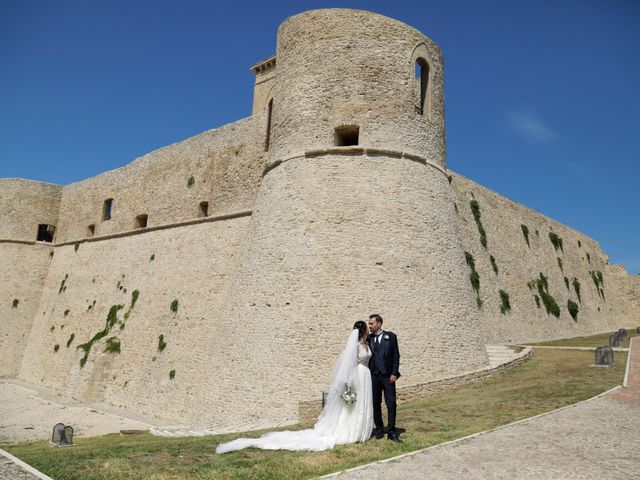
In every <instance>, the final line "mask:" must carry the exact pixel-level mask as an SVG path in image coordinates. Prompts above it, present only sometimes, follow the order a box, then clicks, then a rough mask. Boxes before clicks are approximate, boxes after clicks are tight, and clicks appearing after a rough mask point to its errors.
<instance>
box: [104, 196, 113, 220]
mask: <svg viewBox="0 0 640 480" xmlns="http://www.w3.org/2000/svg"><path fill="white" fill-rule="evenodd" d="M112 211H113V198H108V199H107V200H105V201H104V205H103V207H102V220H111V213H112Z"/></svg>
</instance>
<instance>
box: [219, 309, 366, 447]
mask: <svg viewBox="0 0 640 480" xmlns="http://www.w3.org/2000/svg"><path fill="white" fill-rule="evenodd" d="M367 333H368V327H367V324H366V323H365V322H363V321H358V322H356V323H355V324H354V325H353V330H352V331H351V333H350V334H349V338H348V340H347V344H346V346H345V348H344V350H343V351H342V353H341V354H340V357H339V359H338V362H337V363H336V366H335V368H334V370H333V379H332V381H331V388H330V390H329V394H328V395H327V400H326V403H325V406H324V408H323V409H322V412H320V416H319V417H318V419H317V420H316V423H315V425H314V427H313V428H312V429H307V430H295V431H290V430H286V431H282V432H270V433H265V434H264V435H262V436H261V437H260V438H238V439H236V440H232V441H231V442H227V443H221V444H220V445H218V447H217V448H216V453H226V452H231V451H233V450H242V449H243V448H248V447H256V448H262V449H264V450H310V451H321V450H329V449H331V448H333V447H334V446H336V445H339V444H344V443H355V442H364V441H366V440H367V439H368V438H369V436H370V435H371V429H372V427H373V402H372V395H371V374H370V373H369V367H368V365H369V359H370V358H371V352H370V350H369V346H368V345H367V342H366V338H367ZM348 387H350V389H351V390H352V391H353V392H355V394H356V395H357V397H356V401H355V402H353V403H351V404H348V403H346V401H345V400H343V398H342V394H343V393H344V392H345V390H347V388H348Z"/></svg>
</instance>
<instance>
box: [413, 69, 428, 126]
mask: <svg viewBox="0 0 640 480" xmlns="http://www.w3.org/2000/svg"><path fill="white" fill-rule="evenodd" d="M416 84H417V90H418V93H417V98H416V113H418V114H420V115H424V113H425V108H428V102H427V100H428V92H429V64H428V63H427V61H426V60H425V59H424V58H418V59H417V60H416Z"/></svg>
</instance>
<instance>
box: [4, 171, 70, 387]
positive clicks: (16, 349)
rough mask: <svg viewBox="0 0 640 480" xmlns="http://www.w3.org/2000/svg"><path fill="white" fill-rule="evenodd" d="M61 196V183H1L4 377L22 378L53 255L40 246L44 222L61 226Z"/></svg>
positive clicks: (11, 180)
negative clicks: (23, 359) (21, 368)
mask: <svg viewBox="0 0 640 480" xmlns="http://www.w3.org/2000/svg"><path fill="white" fill-rule="evenodd" d="M61 195H62V186H60V185H53V184H49V183H42V182H33V181H30V180H24V179H20V178H4V179H0V278H2V279H3V286H2V288H0V312H1V313H0V318H1V320H0V375H1V376H16V375H17V374H18V370H19V367H20V362H21V360H22V356H23V353H24V348H25V345H26V341H27V336H28V334H29V331H30V330H31V325H32V322H33V318H34V317H35V316H36V314H37V309H38V302H39V301H40V296H41V294H42V288H43V285H44V279H45V278H46V276H47V272H48V269H49V263H50V261H51V254H53V247H52V246H51V244H48V243H44V242H36V238H37V233H38V224H47V225H56V224H57V219H58V210H59V208H60V198H61ZM16 302H17V303H16ZM14 304H15V306H14Z"/></svg>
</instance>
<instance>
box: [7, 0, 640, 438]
mask: <svg viewBox="0 0 640 480" xmlns="http://www.w3.org/2000/svg"><path fill="white" fill-rule="evenodd" d="M417 58H424V59H426V60H427V61H428V62H429V65H430V69H429V89H428V91H427V92H428V95H427V99H426V103H425V109H424V111H423V112H418V111H416V108H415V107H416V101H415V100H416V96H417V95H416V93H417V90H416V88H417V79H416V78H415V61H416V59H417ZM254 70H255V71H256V87H255V92H254V112H253V115H252V116H251V117H249V118H246V119H243V120H240V121H238V122H235V123H232V124H229V125H226V126H224V127H221V128H218V129H215V130H210V131H207V132H204V133H202V134H200V135H197V136H195V137H192V138H189V139H187V140H185V141H183V142H179V143H177V144H174V145H171V146H168V147H165V148H162V149H160V150H157V151H155V152H152V153H150V154H148V155H145V156H143V157H141V158H139V159H137V160H135V161H134V162H132V163H131V164H129V165H127V166H125V167H122V168H119V169H116V170H112V171H108V172H105V173H103V174H101V175H98V176H96V177H93V178H90V179H87V180H84V181H81V182H77V183H73V184H71V185H67V186H64V187H62V186H57V185H48V184H42V183H39V182H30V181H24V180H14V179H5V180H0V194H1V195H0V219H1V220H2V222H1V223H0V249H2V254H3V255H2V257H0V270H1V271H2V273H4V274H5V278H6V279H7V280H6V282H5V287H3V289H2V291H1V294H0V300H1V301H2V303H1V304H0V319H1V322H0V342H2V343H1V344H0V347H1V348H0V365H2V367H0V375H4V376H16V375H18V376H19V377H20V378H22V379H24V380H27V381H29V382H32V383H40V384H45V385H47V386H50V387H54V388H56V389H58V390H60V391H61V392H63V393H65V394H68V395H71V396H73V397H75V398H78V399H82V400H86V401H93V402H106V403H109V404H113V405H117V406H121V407H124V408H130V409H132V410H135V411H138V412H141V413H147V414H151V415H154V416H162V417H163V418H166V419H167V423H182V424H190V425H196V424H197V425H200V426H203V425H206V426H209V427H214V428H218V429H228V430H234V429H235V430H237V429H246V428H254V427H256V426H257V425H260V426H268V425H273V424H276V423H278V422H281V421H283V420H285V421H290V422H291V421H295V420H296V419H297V418H298V412H299V407H300V406H301V405H306V404H310V403H309V402H311V403H313V402H316V401H317V400H318V398H320V394H321V392H322V391H323V390H326V386H327V385H328V384H329V379H330V376H331V370H332V367H333V363H334V361H335V359H336V356H337V354H338V353H339V351H340V350H341V349H342V346H343V342H344V340H345V339H346V338H347V336H348V333H349V330H350V328H351V325H352V324H353V322H355V321H356V320H364V319H366V317H367V315H368V314H370V313H373V312H376V313H380V314H381V315H382V316H383V317H384V318H385V328H388V329H390V330H393V331H394V332H396V333H397V334H398V336H399V338H400V349H401V353H402V359H401V369H400V370H401V372H402V374H403V376H402V378H401V382H402V384H403V387H405V388H411V385H422V384H425V383H427V382H429V381H431V380H432V379H434V378H442V377H445V376H448V375H464V374H465V372H466V373H468V372H472V371H476V370H477V369H479V368H483V367H484V366H486V363H487V358H486V353H485V351H484V345H485V344H487V343H504V342H517V341H525V340H537V339H545V338H556V337H565V336H571V335H574V334H587V333H595V332H601V331H606V330H612V329H614V328H619V327H620V326H629V327H631V326H634V322H635V321H636V319H637V312H638V307H640V282H639V279H638V278H636V277H631V276H629V275H628V274H627V272H626V271H625V270H624V268H622V267H618V266H610V265H608V264H607V257H606V255H605V254H603V253H602V252H601V250H600V247H599V245H598V244H597V242H595V241H594V240H592V239H590V238H588V237H586V236H584V235H582V234H580V233H579V232H576V231H575V230H572V229H570V228H568V227H565V226H564V225H561V224H559V223H557V222H555V221H553V220H551V219H549V218H547V217H545V216H543V215H540V214H538V213H537V212H534V211H532V210H530V209H528V208H526V207H524V206H522V205H519V204H516V203H514V202H512V201H510V200H508V199H506V198H504V197H501V196H500V195H498V194H496V193H495V192H492V191H490V190H488V189H486V188H484V187H482V186H480V185H477V184H475V183H473V182H471V181H470V180H467V179H465V178H464V177H462V176H460V175H457V174H451V173H450V172H448V171H447V170H446V158H445V138H444V98H443V66H442V55H441V53H440V51H439V49H438V48H437V46H436V45H435V44H433V42H431V41H430V40H429V39H428V38H426V37H425V36H424V35H422V34H421V33H420V32H417V31H416V30H414V29H412V28H410V27H408V26H406V25H403V24H402V23H400V22H397V21H395V20H391V19H388V18H385V17H382V16H380V15H376V14H370V13H367V12H361V11H355V10H334V9H332V10H315V11H311V12H305V13H303V14H300V15H296V16H294V17H291V18H290V19H288V20H287V21H285V22H284V23H283V25H282V26H281V27H280V29H279V32H278V50H277V66H276V64H275V59H269V60H266V61H264V62H261V63H259V64H257V65H256V66H254ZM418 93H419V92H418ZM270 99H273V100H274V103H273V111H272V119H271V120H272V122H271V127H272V128H271V132H270V133H271V134H270V136H269V138H268V139H267V135H268V134H269V128H268V118H269V115H268V103H269V100H270ZM344 125H350V126H358V127H359V129H360V130H359V141H358V145H357V146H335V145H334V142H335V138H334V129H335V128H336V127H340V126H344ZM267 140H269V141H267ZM449 175H451V181H449ZM191 177H193V181H191V182H190V181H189V179H190V178H191ZM109 198H112V199H113V202H114V203H113V210H112V218H111V219H110V220H103V208H104V201H105V200H106V199H109ZM472 200H475V201H477V202H478V206H479V209H480V212H481V221H482V224H483V228H484V229H485V230H486V238H487V247H486V249H485V248H484V247H483V246H481V245H480V242H479V234H478V228H477V226H476V223H475V220H474V218H473V215H472V213H471V210H470V202H471V201H472ZM201 202H208V212H207V214H206V215H205V214H204V213H203V212H202V210H201V207H200V203H201ZM141 214H146V215H148V221H147V227H145V228H138V227H136V221H135V219H136V216H138V215H141ZM38 223H49V224H55V225H57V231H56V237H55V239H54V242H53V244H50V243H42V242H36V243H34V242H33V240H34V239H35V228H36V226H37V224H38ZM521 224H524V225H527V226H528V228H529V243H530V245H527V243H526V242H525V239H524V236H523V233H522V229H521V226H520V225H521ZM89 225H94V231H93V232H90V230H89ZM536 231H537V233H536ZM550 231H553V232H554V233H556V234H557V235H559V236H560V237H561V238H562V240H563V250H562V251H556V249H555V248H554V247H553V245H552V244H551V242H550V240H549V232H550ZM578 241H580V245H578ZM465 252H467V253H469V254H471V255H472V256H473V258H474V261H475V268H476V270H477V272H478V275H479V280H480V283H479V285H480V288H479V298H480V299H481V301H482V307H481V308H478V306H477V305H476V300H475V298H476V294H475V292H474V290H473V288H472V284H471V282H470V281H469V273H470V269H469V266H468V264H467V262H466V257H465ZM51 253H54V254H53V255H51ZM587 253H588V254H589V256H588V257H587ZM490 256H493V257H494V260H495V263H496V265H497V268H498V273H497V274H496V273H495V272H494V271H493V268H492V264H491V262H490ZM558 258H560V259H561V261H562V269H560V266H559V264H558ZM540 272H543V274H544V275H546V277H547V278H548V289H549V293H550V294H551V295H552V296H553V297H554V298H555V299H556V300H557V303H558V305H559V307H560V316H559V318H556V317H555V316H552V315H547V314H546V312H545V310H544V306H543V305H541V307H538V306H537V305H536V303H535V297H534V295H535V294H536V293H538V292H537V287H536V286H533V284H532V283H531V282H532V281H534V280H535V279H537V278H539V274H540ZM589 272H601V273H602V277H603V287H602V289H600V288H599V289H598V290H596V286H595V284H594V282H593V280H592V277H591V274H590V273H589ZM565 276H566V277H567V279H568V280H569V281H570V284H569V288H567V287H566V285H565V282H564V277H565ZM574 277H575V278H576V279H578V281H579V283H580V286H581V287H580V288H581V299H580V300H578V299H577V295H576V293H575V287H574V286H573V278H574ZM528 284H529V286H528ZM501 289H502V290H504V291H506V292H507V293H508V294H509V300H510V304H511V309H510V310H509V311H506V312H505V314H502V313H501V312H500V303H501V301H500V296H499V293H498V292H499V290H501ZM598 291H599V292H600V293H598ZM603 297H604V298H603ZM14 298H19V304H18V306H17V307H16V308H14V307H13V305H12V302H13V299H14ZM569 299H573V300H574V301H576V303H577V304H578V306H579V313H578V317H577V320H573V318H572V317H571V316H570V315H569V313H568V312H567V300H569ZM134 300H135V305H133V303H134ZM174 300H177V302H178V307H177V311H175V312H174V311H172V310H171V308H170V307H171V304H172V302H173V301H174ZM110 312H111V315H110ZM100 332H102V333H100ZM160 335H162V341H160V340H159V337H160ZM91 339H94V340H95V342H93V343H91ZM118 342H119V353H116V352H111V353H110V352H107V351H106V348H107V345H111V346H112V347H113V348H115V345H116V344H117V343H118ZM90 343H91V345H89V344H90ZM162 343H164V344H166V346H165V347H164V348H161V344H162ZM83 344H84V345H85V347H84V348H85V349H86V350H87V351H88V355H87V356H86V363H85V364H84V366H83V367H82V366H81V361H83V360H82V359H83V358H84V356H85V351H84V350H83V349H82V348H80V349H79V348H78V347H79V346H81V345H83ZM171 371H174V373H175V376H174V378H171V377H170V372H171ZM314 404H315V403H314Z"/></svg>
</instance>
